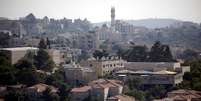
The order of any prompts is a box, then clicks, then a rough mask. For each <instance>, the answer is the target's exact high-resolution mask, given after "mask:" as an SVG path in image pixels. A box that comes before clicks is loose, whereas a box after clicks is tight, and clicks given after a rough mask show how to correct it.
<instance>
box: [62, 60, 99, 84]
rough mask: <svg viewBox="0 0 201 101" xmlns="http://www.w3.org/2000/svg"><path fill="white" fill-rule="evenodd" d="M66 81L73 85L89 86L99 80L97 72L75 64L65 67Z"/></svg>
mask: <svg viewBox="0 0 201 101" xmlns="http://www.w3.org/2000/svg"><path fill="white" fill-rule="evenodd" d="M64 71H65V77H66V80H67V81H68V82H69V83H70V84H72V85H80V84H87V83H88V82H89V81H92V80H95V79H97V76H96V75H95V72H94V71H93V70H91V69H90V68H87V67H81V66H79V65H76V64H75V63H71V64H66V65H64Z"/></svg>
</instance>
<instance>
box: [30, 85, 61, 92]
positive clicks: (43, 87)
mask: <svg viewBox="0 0 201 101" xmlns="http://www.w3.org/2000/svg"><path fill="white" fill-rule="evenodd" d="M48 88H49V89H50V92H51V93H56V92H57V91H58V89H57V88H55V87H54V86H50V85H46V84H43V83H39V84H35V85H33V86H31V87H28V88H27V91H30V92H32V91H33V92H35V91H36V92H38V93H42V92H44V91H45V90H47V89H48Z"/></svg>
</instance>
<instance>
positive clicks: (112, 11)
mask: <svg viewBox="0 0 201 101" xmlns="http://www.w3.org/2000/svg"><path fill="white" fill-rule="evenodd" d="M111 29H112V31H115V8H114V7H112V8H111Z"/></svg>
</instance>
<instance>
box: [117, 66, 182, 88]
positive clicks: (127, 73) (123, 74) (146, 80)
mask: <svg viewBox="0 0 201 101" xmlns="http://www.w3.org/2000/svg"><path fill="white" fill-rule="evenodd" d="M115 74H116V76H117V78H118V79H121V80H128V79H130V78H135V79H138V80H140V83H141V84H143V85H156V84H157V85H158V84H162V85H177V84H179V83H181V82H182V81H183V74H182V73H177V72H172V71H166V70H161V71H157V72H151V71H144V70H141V71H131V70H120V71H118V72H116V73H115Z"/></svg>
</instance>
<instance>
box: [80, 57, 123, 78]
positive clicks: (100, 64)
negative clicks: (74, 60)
mask: <svg viewBox="0 0 201 101" xmlns="http://www.w3.org/2000/svg"><path fill="white" fill-rule="evenodd" d="M124 62H125V61H124V60H122V59H121V58H118V57H111V58H109V57H106V58H105V57H102V58H101V59H95V58H89V59H88V60H86V61H81V63H80V64H81V66H86V67H90V68H92V69H93V70H94V71H95V72H96V74H97V75H98V76H104V75H107V74H110V73H112V72H113V71H114V70H117V69H122V68H124Z"/></svg>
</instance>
